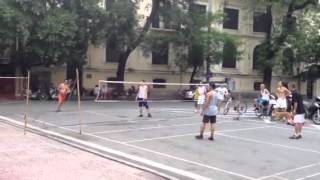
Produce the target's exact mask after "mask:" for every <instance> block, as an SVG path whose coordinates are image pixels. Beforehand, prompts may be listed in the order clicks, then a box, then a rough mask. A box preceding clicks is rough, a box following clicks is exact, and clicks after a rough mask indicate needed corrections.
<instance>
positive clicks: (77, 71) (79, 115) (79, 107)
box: [76, 68, 82, 134]
mask: <svg viewBox="0 0 320 180" xmlns="http://www.w3.org/2000/svg"><path fill="white" fill-rule="evenodd" d="M76 73H77V94H78V111H79V112H78V118H79V134H82V119H81V98H80V83H79V82H80V80H79V70H78V68H77V69H76Z"/></svg>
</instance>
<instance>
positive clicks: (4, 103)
mask: <svg viewBox="0 0 320 180" xmlns="http://www.w3.org/2000/svg"><path fill="white" fill-rule="evenodd" d="M7 104H25V101H21V102H16V101H12V102H0V105H7Z"/></svg>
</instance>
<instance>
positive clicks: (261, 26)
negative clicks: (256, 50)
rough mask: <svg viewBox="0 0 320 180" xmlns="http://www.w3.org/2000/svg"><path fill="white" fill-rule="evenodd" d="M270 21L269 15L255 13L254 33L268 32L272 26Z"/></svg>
mask: <svg viewBox="0 0 320 180" xmlns="http://www.w3.org/2000/svg"><path fill="white" fill-rule="evenodd" d="M270 21H271V20H270V18H269V17H268V14H267V13H260V12H254V14H253V32H268V31H269V30H270V25H271V22H270Z"/></svg>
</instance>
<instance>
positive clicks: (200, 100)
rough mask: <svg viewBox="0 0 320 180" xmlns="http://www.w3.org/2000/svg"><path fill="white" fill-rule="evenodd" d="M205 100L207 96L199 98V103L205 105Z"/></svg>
mask: <svg viewBox="0 0 320 180" xmlns="http://www.w3.org/2000/svg"><path fill="white" fill-rule="evenodd" d="M205 99H206V98H205V96H199V98H198V102H197V103H198V104H201V105H202V104H204V102H205Z"/></svg>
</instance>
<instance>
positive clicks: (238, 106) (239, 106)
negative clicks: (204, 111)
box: [223, 94, 248, 115]
mask: <svg viewBox="0 0 320 180" xmlns="http://www.w3.org/2000/svg"><path fill="white" fill-rule="evenodd" d="M227 98H228V99H227V103H226V105H225V106H224V109H223V115H227V114H228V113H229V111H230V109H231V107H232V106H233V110H234V111H236V112H237V113H238V114H239V115H242V114H244V113H246V112H247V108H248V105H247V103H244V102H241V95H240V94H239V97H238V101H235V102H234V101H233V98H232V97H231V95H229V96H228V97H227Z"/></svg>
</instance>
